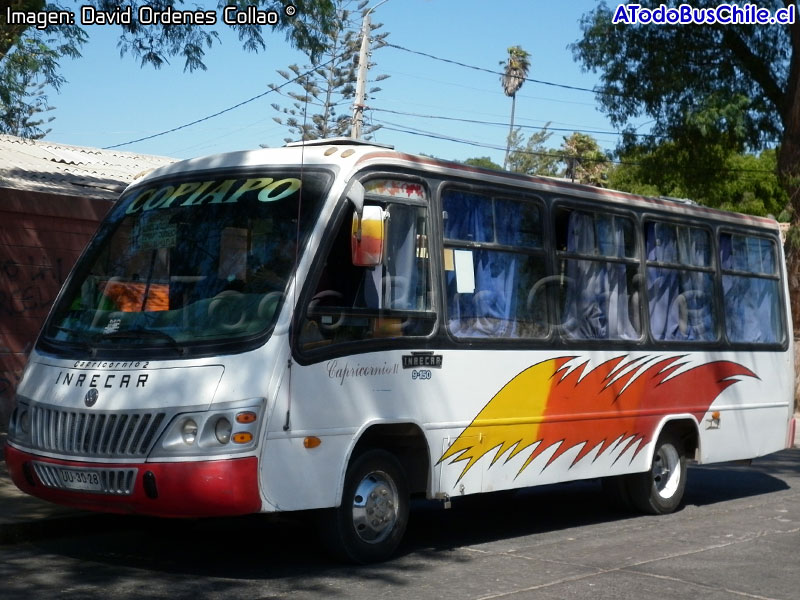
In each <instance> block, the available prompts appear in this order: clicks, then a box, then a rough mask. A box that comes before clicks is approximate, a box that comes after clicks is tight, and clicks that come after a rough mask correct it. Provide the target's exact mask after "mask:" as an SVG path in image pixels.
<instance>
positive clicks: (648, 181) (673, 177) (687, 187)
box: [608, 141, 788, 219]
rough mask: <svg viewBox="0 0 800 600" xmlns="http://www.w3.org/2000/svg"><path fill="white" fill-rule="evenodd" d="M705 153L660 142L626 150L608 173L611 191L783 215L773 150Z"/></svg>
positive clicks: (783, 197) (783, 200) (784, 198)
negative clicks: (644, 147)
mask: <svg viewBox="0 0 800 600" xmlns="http://www.w3.org/2000/svg"><path fill="white" fill-rule="evenodd" d="M714 150H715V151H714V152H710V153H709V155H708V156H707V157H705V158H704V157H703V156H697V155H696V154H695V153H691V152H687V151H686V149H685V148H679V147H678V145H677V144H676V143H674V142H671V141H670V142H664V143H663V144H661V145H659V146H658V147H657V148H656V149H655V150H654V151H644V150H641V149H640V150H638V151H631V152H629V153H628V154H625V155H623V156H622V157H621V163H622V164H620V165H617V166H616V167H614V168H613V169H612V170H611V172H610V173H609V176H608V185H609V187H612V188H614V189H618V190H622V191H627V192H632V193H635V194H642V195H647V196H671V197H675V198H691V199H692V200H694V201H696V202H699V203H700V204H704V205H706V206H713V207H716V208H721V209H724V210H732V211H736V212H743V213H747V214H752V215H761V216H766V215H773V216H776V217H782V218H783V219H785V218H786V208H787V205H788V197H787V195H786V192H785V190H784V189H783V187H782V186H781V184H780V182H779V181H778V177H777V174H776V172H777V157H776V152H775V150H773V149H769V150H764V151H763V152H761V153H760V154H758V155H755V154H748V153H739V152H733V151H730V150H725V149H724V148H722V147H719V146H717V147H716V148H715V149H714Z"/></svg>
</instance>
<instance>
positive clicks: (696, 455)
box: [647, 414, 701, 465]
mask: <svg viewBox="0 0 800 600" xmlns="http://www.w3.org/2000/svg"><path fill="white" fill-rule="evenodd" d="M656 431H657V432H658V433H657V434H656V435H654V436H653V439H652V442H653V443H652V444H650V448H649V449H648V451H647V464H648V465H651V464H652V462H653V455H654V453H655V449H656V443H655V442H657V441H658V439H659V438H660V437H661V436H662V435H664V434H665V433H672V434H675V435H676V436H677V437H678V439H679V440H680V441H681V442H682V444H683V447H682V449H683V453H684V456H685V457H686V458H687V459H690V460H699V459H700V456H701V452H700V451H701V447H700V426H699V424H698V422H697V419H696V418H695V417H694V416H693V415H690V414H681V415H670V416H669V417H666V418H664V419H663V420H662V421H661V423H660V424H659V426H658V428H657V429H656Z"/></svg>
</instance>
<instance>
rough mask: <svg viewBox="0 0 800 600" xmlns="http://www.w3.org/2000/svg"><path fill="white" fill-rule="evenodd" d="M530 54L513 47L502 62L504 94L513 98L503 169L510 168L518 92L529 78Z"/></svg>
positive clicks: (501, 79) (518, 47)
mask: <svg viewBox="0 0 800 600" xmlns="http://www.w3.org/2000/svg"><path fill="white" fill-rule="evenodd" d="M530 56H531V55H530V54H528V53H527V52H526V51H525V50H523V49H522V48H521V47H520V46H511V48H509V49H508V60H507V61H506V62H500V65H501V66H504V67H505V72H504V73H503V76H502V77H501V78H500V81H501V83H502V84H503V92H505V95H506V96H510V97H511V125H510V127H509V129H508V141H507V143H506V156H505V158H504V159H503V168H504V169H505V168H506V167H507V166H508V153H509V151H510V150H511V136H512V135H513V133H514V110H515V109H516V107H517V92H518V91H519V88H521V87H522V84H523V83H525V78H526V77H527V76H528V69H530V68H531V61H530Z"/></svg>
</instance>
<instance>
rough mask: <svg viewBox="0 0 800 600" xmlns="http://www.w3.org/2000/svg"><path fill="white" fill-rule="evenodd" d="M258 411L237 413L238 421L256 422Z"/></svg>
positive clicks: (245, 422)
mask: <svg viewBox="0 0 800 600" xmlns="http://www.w3.org/2000/svg"><path fill="white" fill-rule="evenodd" d="M257 418H258V417H257V415H256V413H254V412H252V411H249V410H248V411H247V412H240V413H238V414H237V415H236V422H237V423H242V424H244V425H246V424H247V423H255V421H256V419H257Z"/></svg>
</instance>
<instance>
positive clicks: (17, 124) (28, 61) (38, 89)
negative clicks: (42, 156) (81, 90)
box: [0, 0, 87, 138]
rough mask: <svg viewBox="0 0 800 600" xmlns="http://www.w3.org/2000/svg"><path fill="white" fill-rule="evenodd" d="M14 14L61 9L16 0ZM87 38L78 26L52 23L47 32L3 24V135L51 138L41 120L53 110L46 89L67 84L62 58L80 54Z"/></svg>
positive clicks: (0, 129)
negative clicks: (42, 116)
mask: <svg viewBox="0 0 800 600" xmlns="http://www.w3.org/2000/svg"><path fill="white" fill-rule="evenodd" d="M11 8H12V10H41V9H43V8H47V9H48V10H55V9H56V8H57V7H56V5H54V4H45V3H44V1H43V0H15V1H13V2H12V3H11ZM86 39H87V37H86V34H85V32H84V31H83V30H82V29H80V28H79V27H76V26H73V25H52V26H49V27H47V29H45V30H41V29H36V28H30V27H24V26H22V25H9V24H7V23H5V18H4V19H3V22H2V23H1V24H0V133H8V134H11V135H18V136H22V137H29V138H41V137H44V135H46V133H47V132H46V131H45V130H43V129H42V125H44V123H45V122H49V121H52V117H51V118H50V119H47V120H46V121H45V120H44V119H40V118H38V116H39V115H40V114H41V113H43V112H45V111H48V110H50V107H49V104H48V98H47V95H46V94H45V93H44V87H45V86H46V85H49V86H51V87H53V88H54V89H56V90H58V88H59V87H60V86H61V85H62V84H63V83H64V78H63V77H61V75H60V74H59V73H58V61H59V60H60V59H61V58H62V57H70V58H75V57H78V56H80V47H81V45H82V44H83V43H85V42H86Z"/></svg>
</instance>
